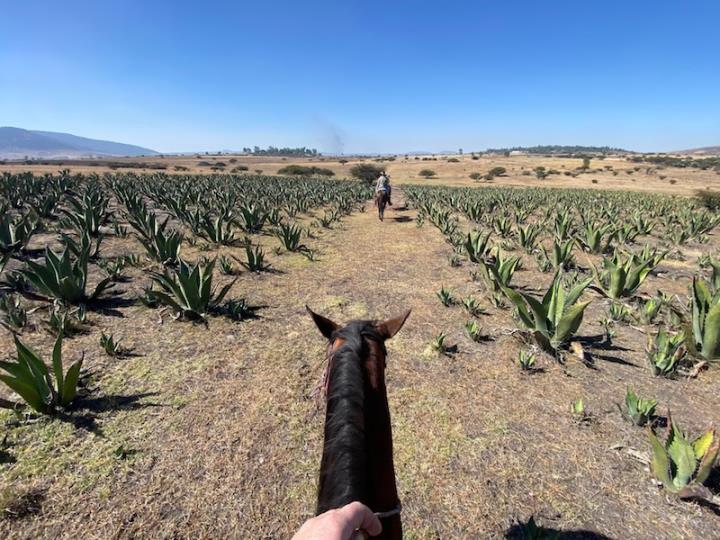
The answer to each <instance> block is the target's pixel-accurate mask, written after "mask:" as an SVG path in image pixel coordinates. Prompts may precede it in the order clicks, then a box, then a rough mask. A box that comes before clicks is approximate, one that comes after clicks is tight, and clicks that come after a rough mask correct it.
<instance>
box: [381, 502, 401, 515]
mask: <svg viewBox="0 0 720 540" xmlns="http://www.w3.org/2000/svg"><path fill="white" fill-rule="evenodd" d="M400 512H402V504H400V501H398V503H397V506H396V507H395V508H393V509H392V510H388V511H386V512H375V517H376V518H378V519H385V518H389V517H392V516H398V515H400Z"/></svg>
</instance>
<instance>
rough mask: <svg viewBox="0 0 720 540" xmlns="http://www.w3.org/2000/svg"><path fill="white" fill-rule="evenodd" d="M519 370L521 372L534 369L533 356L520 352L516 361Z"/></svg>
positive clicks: (529, 353)
mask: <svg viewBox="0 0 720 540" xmlns="http://www.w3.org/2000/svg"><path fill="white" fill-rule="evenodd" d="M517 362H518V365H519V366H520V369H522V370H523V371H531V370H533V369H535V355H534V354H533V353H531V352H527V351H523V350H521V351H520V352H519V353H518V359H517Z"/></svg>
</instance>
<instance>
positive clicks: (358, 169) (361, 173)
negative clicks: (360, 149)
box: [350, 163, 383, 184]
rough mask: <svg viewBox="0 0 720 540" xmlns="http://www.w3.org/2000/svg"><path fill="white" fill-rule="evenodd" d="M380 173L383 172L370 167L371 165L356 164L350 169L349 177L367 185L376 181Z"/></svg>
mask: <svg viewBox="0 0 720 540" xmlns="http://www.w3.org/2000/svg"><path fill="white" fill-rule="evenodd" d="M381 172H383V168H382V167H379V166H377V165H372V164H371V163H358V164H357V165H353V166H352V167H351V168H350V176H352V177H353V178H357V179H358V180H362V181H363V182H367V183H368V184H371V183H372V182H374V181H375V180H377V177H378V176H380V173H381Z"/></svg>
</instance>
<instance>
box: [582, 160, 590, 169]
mask: <svg viewBox="0 0 720 540" xmlns="http://www.w3.org/2000/svg"><path fill="white" fill-rule="evenodd" d="M589 168H590V158H589V157H584V158H583V164H582V169H583V170H584V171H587V170H588V169H589Z"/></svg>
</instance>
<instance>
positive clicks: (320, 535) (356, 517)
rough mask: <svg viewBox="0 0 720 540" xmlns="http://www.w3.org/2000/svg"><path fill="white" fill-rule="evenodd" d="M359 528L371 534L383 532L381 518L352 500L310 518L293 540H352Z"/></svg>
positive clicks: (375, 534)
mask: <svg viewBox="0 0 720 540" xmlns="http://www.w3.org/2000/svg"><path fill="white" fill-rule="evenodd" d="M357 529H360V530H361V531H364V532H366V533H367V534H369V535H370V536H377V535H378V534H380V532H382V525H380V520H379V519H378V518H377V516H375V514H373V513H372V511H371V510H370V509H369V508H368V507H367V506H365V505H364V504H362V503H359V502H357V501H356V502H351V503H350V504H346V505H345V506H343V507H342V508H338V509H336V510H328V511H327V512H325V513H324V514H320V515H319V516H317V517H314V518H312V519H308V520H307V521H306V522H305V523H304V524H303V526H302V527H300V530H299V531H298V532H296V533H295V536H293V538H292V540H351V539H353V538H355V536H354V533H355V531H356V530H357Z"/></svg>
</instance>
